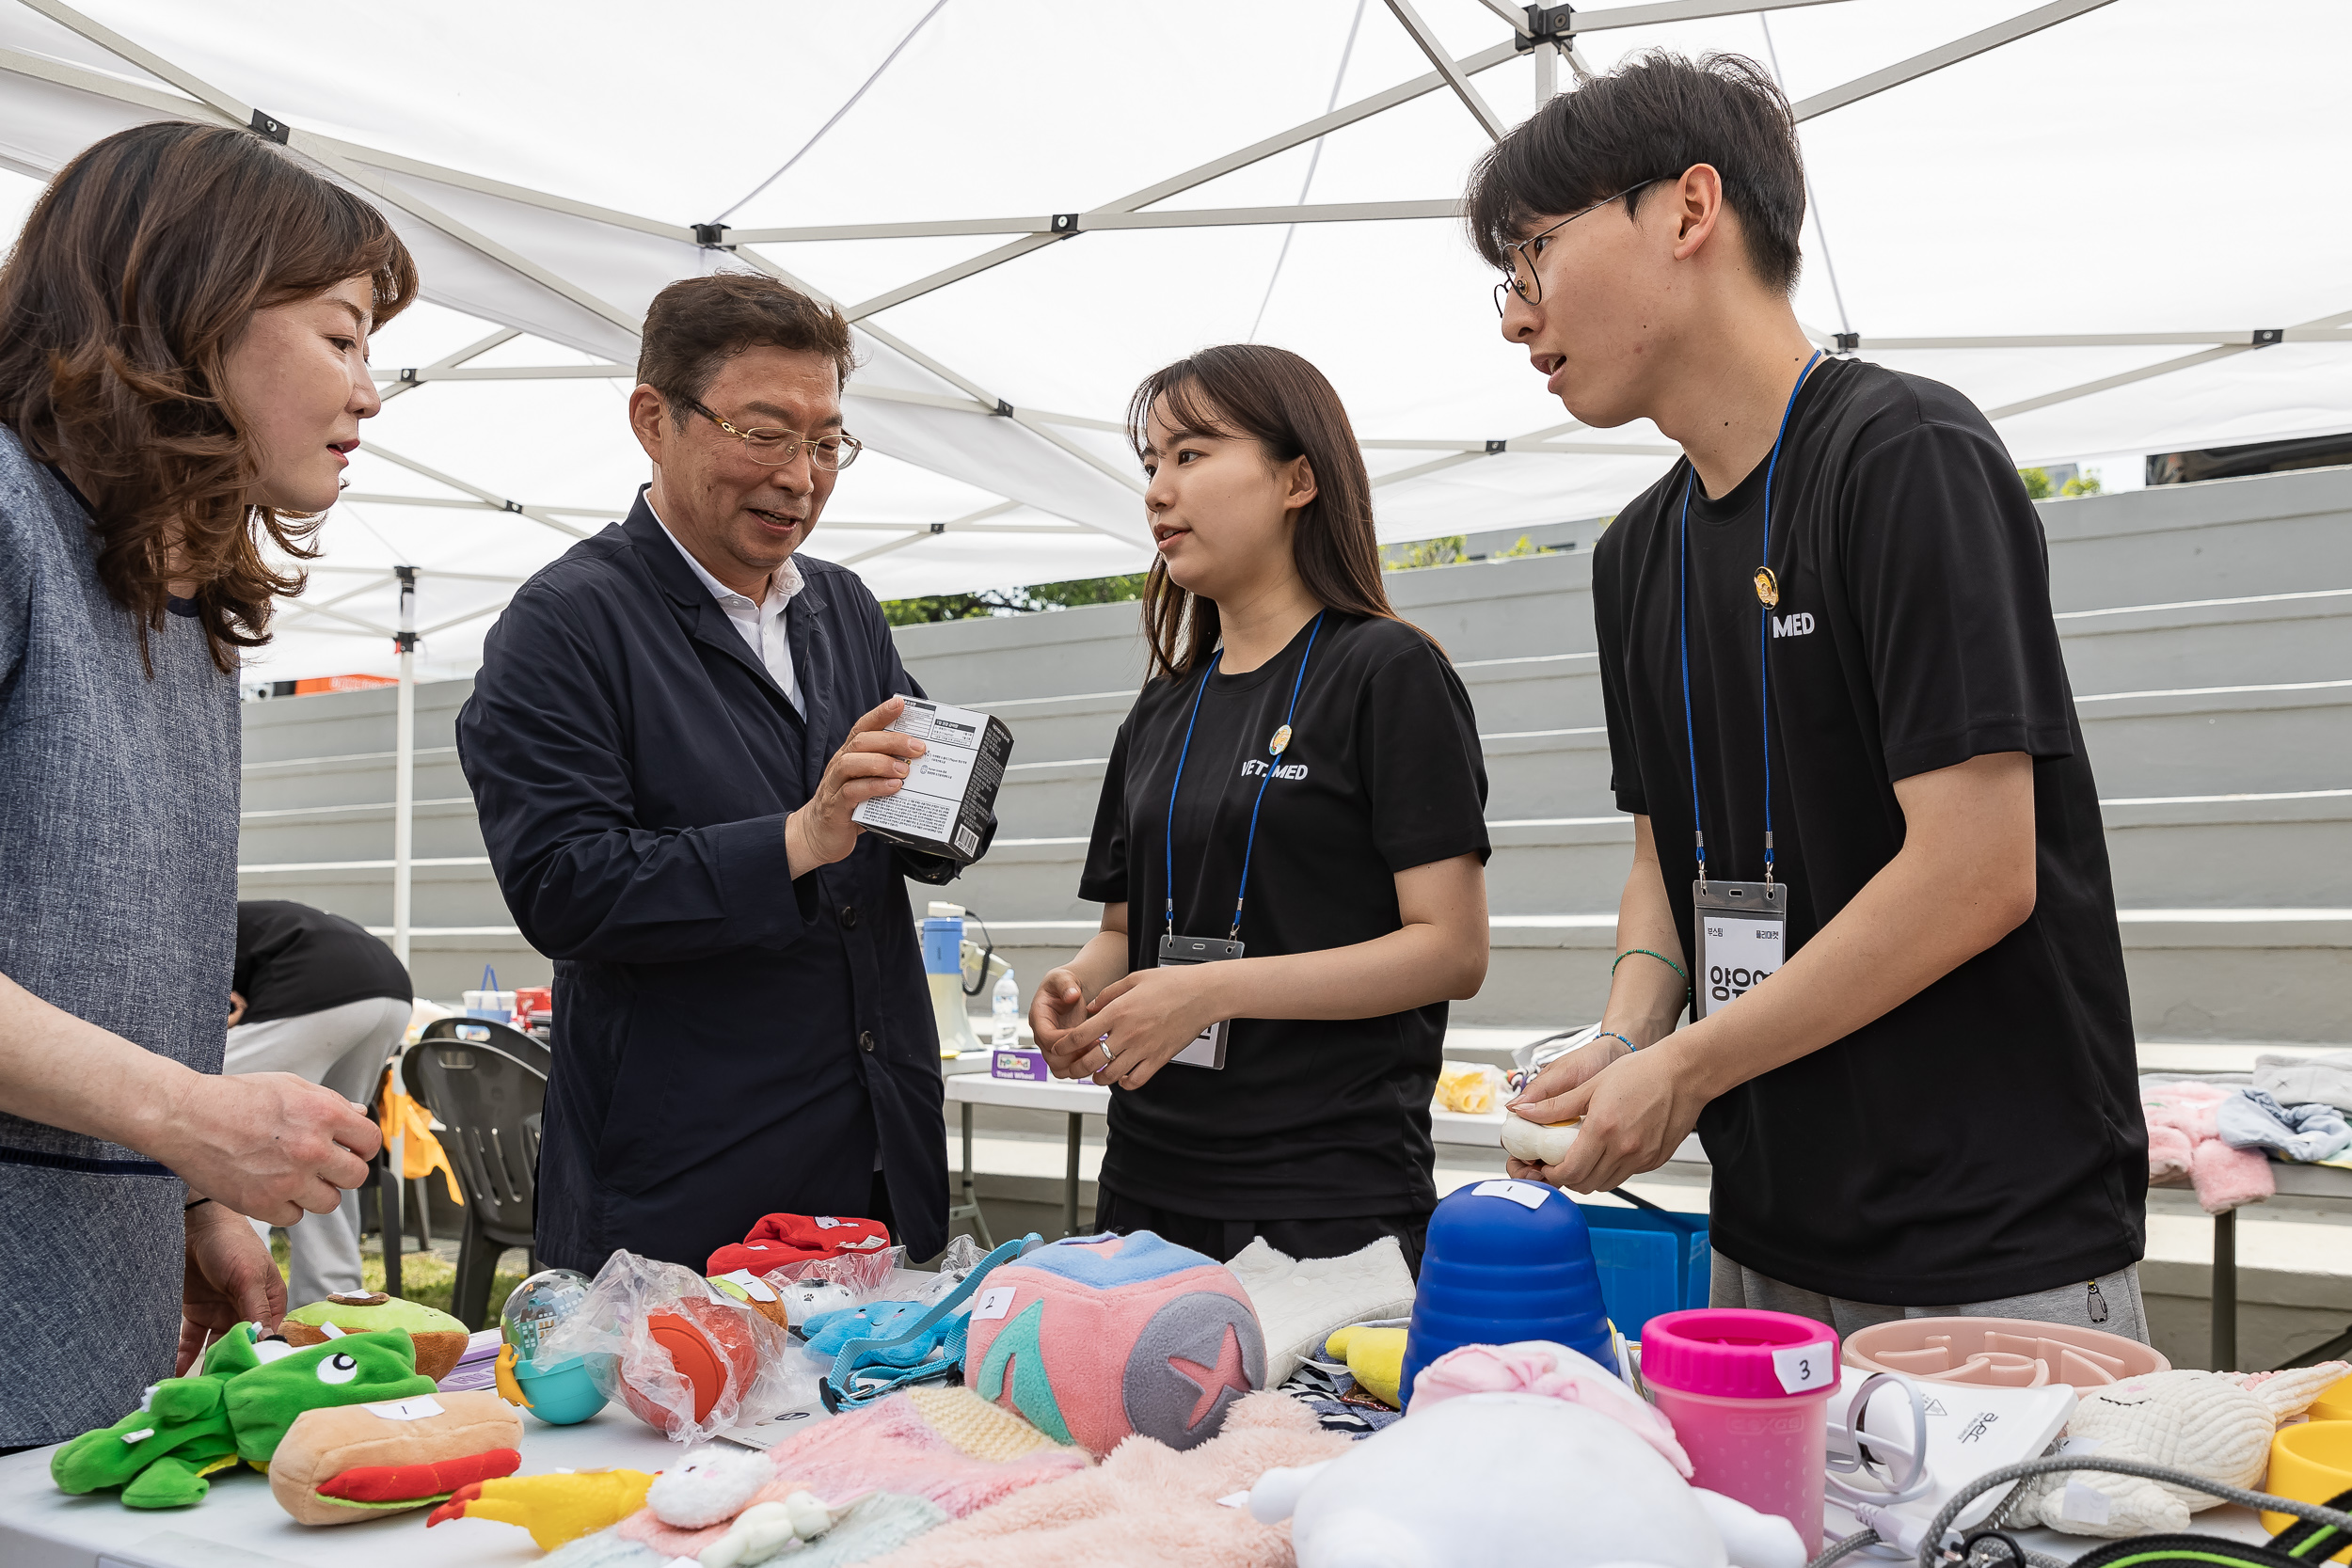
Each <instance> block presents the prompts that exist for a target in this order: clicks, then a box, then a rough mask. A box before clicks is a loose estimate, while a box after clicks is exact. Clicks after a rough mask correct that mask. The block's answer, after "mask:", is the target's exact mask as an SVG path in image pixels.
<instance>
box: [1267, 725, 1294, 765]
mask: <svg viewBox="0 0 2352 1568" xmlns="http://www.w3.org/2000/svg"><path fill="white" fill-rule="evenodd" d="M1290 743H1291V727H1290V726H1289V725H1288V724H1285V725H1283V726H1282V727H1281V728H1280V729H1279V730H1276V731H1275V732H1274V738H1273V739H1272V740H1270V741H1268V742H1267V743H1266V754H1267V755H1269V756H1277V757H1279V756H1280V755H1281V754H1282V752H1284V751H1285V750H1287V749H1288V748H1289V746H1290Z"/></svg>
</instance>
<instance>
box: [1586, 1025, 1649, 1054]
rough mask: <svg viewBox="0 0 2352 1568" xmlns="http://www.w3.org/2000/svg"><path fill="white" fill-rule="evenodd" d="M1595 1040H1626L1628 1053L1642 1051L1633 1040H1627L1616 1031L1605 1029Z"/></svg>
mask: <svg viewBox="0 0 2352 1568" xmlns="http://www.w3.org/2000/svg"><path fill="white" fill-rule="evenodd" d="M1593 1038H1595V1039H1597V1040H1625V1048H1626V1049H1627V1050H1628V1051H1639V1050H1641V1049H1642V1048H1641V1047H1640V1046H1638V1045H1636V1044H1634V1043H1633V1042H1632V1041H1631V1040H1626V1039H1625V1037H1624V1036H1623V1035H1620V1034H1618V1033H1617V1032H1616V1031H1615V1030H1614V1029H1603V1030H1602V1031H1601V1032H1600V1033H1599V1034H1597V1035H1595V1036H1594V1037H1593Z"/></svg>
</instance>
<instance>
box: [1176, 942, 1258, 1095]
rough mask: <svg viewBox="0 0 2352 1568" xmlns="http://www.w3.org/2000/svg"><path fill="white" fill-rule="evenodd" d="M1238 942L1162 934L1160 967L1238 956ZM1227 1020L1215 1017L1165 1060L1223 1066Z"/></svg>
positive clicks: (1229, 1023)
mask: <svg viewBox="0 0 2352 1568" xmlns="http://www.w3.org/2000/svg"><path fill="white" fill-rule="evenodd" d="M1241 945H1242V944H1241V943H1240V942H1228V941H1225V940H1224V939H1223V938H1221V937H1178V936H1165V937H1162V938H1160V967H1161V968H1162V969H1167V968H1169V967H1171V966H1173V965H1176V964H1213V963H1223V962H1224V961H1225V960H1226V959H1228V958H1240V957H1241ZM1231 1022H1232V1021H1231V1020H1228V1019H1218V1020H1217V1021H1216V1022H1215V1023H1212V1024H1210V1025H1209V1026H1208V1027H1207V1028H1206V1029H1203V1030H1201V1031H1200V1035H1199V1036H1197V1037H1195V1038H1194V1040H1193V1042H1192V1043H1191V1044H1190V1045H1188V1046H1186V1047H1184V1049H1183V1050H1182V1051H1179V1052H1178V1053H1176V1054H1175V1055H1173V1056H1171V1057H1169V1058H1168V1060H1170V1061H1171V1062H1182V1063H1184V1066H1186V1067H1204V1068H1210V1069H1222V1068H1223V1067H1224V1066H1225V1036H1226V1031H1227V1030H1228V1029H1229V1028H1230V1027H1231Z"/></svg>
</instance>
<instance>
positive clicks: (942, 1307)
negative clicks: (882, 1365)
mask: <svg viewBox="0 0 2352 1568" xmlns="http://www.w3.org/2000/svg"><path fill="white" fill-rule="evenodd" d="M1041 1244H1042V1243H1041V1238H1040V1237H1039V1236H1038V1234H1037V1232H1036V1231H1034V1230H1032V1231H1031V1232H1029V1234H1027V1235H1026V1236H1024V1237H1022V1238H1021V1239H1020V1240H1018V1241H1012V1242H1007V1243H1005V1244H1004V1245H1003V1246H1000V1247H998V1248H997V1249H996V1250H995V1251H994V1252H992V1253H990V1254H989V1255H988V1256H987V1257H985V1258H983V1259H980V1260H979V1262H978V1264H977V1265H976V1266H975V1267H974V1268H973V1270H972V1272H971V1273H970V1274H968V1275H965V1276H964V1279H963V1283H962V1284H961V1285H959V1286H957V1287H956V1288H955V1289H954V1290H952V1291H948V1292H947V1294H946V1295H945V1296H942V1297H941V1298H940V1299H939V1300H938V1301H935V1302H933V1303H932V1304H931V1309H930V1311H928V1312H926V1313H924V1314H923V1315H922V1317H921V1318H919V1319H917V1320H916V1321H915V1323H914V1326H913V1327H911V1328H905V1329H901V1330H900V1331H899V1332H898V1333H896V1334H894V1335H892V1336H890V1338H887V1339H852V1340H850V1342H849V1343H848V1344H846V1345H844V1346H842V1347H841V1354H838V1355H836V1356H834V1360H833V1376H832V1379H831V1381H832V1383H833V1386H834V1391H835V1392H836V1393H838V1394H839V1395H840V1396H841V1401H842V1403H843V1404H844V1405H845V1406H849V1405H855V1404H862V1403H864V1402H866V1400H868V1399H871V1398H873V1397H874V1396H873V1395H871V1394H866V1395H856V1394H852V1393H851V1391H850V1376H851V1374H853V1373H854V1372H855V1371H856V1370H857V1358H858V1355H859V1354H860V1353H862V1352H866V1351H874V1350H888V1349H889V1348H890V1347H891V1346H893V1345H901V1344H904V1343H906V1342H907V1341H908V1340H910V1339H913V1338H915V1337H916V1336H917V1335H920V1334H926V1333H929V1332H930V1329H931V1328H932V1326H933V1325H934V1324H936V1323H938V1322H939V1321H940V1320H941V1319H942V1318H945V1317H946V1316H947V1315H948V1314H949V1313H950V1312H953V1311H954V1310H955V1309H956V1308H957V1307H961V1306H962V1305H963V1304H964V1303H965V1302H966V1301H968V1300H970V1299H971V1296H972V1292H973V1291H977V1290H978V1289H979V1285H980V1281H981V1280H983V1279H985V1278H987V1277H988V1275H990V1274H992V1273H993V1272H994V1271H995V1269H996V1266H997V1265H998V1264H999V1263H1009V1262H1011V1261H1012V1260H1013V1259H1016V1258H1019V1257H1021V1256H1022V1255H1023V1254H1024V1253H1025V1252H1027V1251H1028V1250H1029V1248H1031V1247H1033V1246H1038V1245H1041ZM909 1370H911V1371H914V1372H915V1373H917V1374H919V1376H917V1377H900V1378H895V1379H893V1380H891V1384H890V1387H893V1388H895V1387H897V1386H898V1385H899V1384H901V1383H911V1382H917V1381H920V1378H923V1377H937V1376H938V1375H939V1374H940V1372H941V1370H943V1369H941V1368H938V1367H930V1368H913V1369H909ZM878 1392H881V1393H887V1392H889V1389H888V1388H884V1389H881V1390H878Z"/></svg>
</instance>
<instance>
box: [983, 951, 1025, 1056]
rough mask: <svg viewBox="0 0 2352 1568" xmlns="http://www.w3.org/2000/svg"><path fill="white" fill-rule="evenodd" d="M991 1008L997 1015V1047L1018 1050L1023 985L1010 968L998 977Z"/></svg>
mask: <svg viewBox="0 0 2352 1568" xmlns="http://www.w3.org/2000/svg"><path fill="white" fill-rule="evenodd" d="M990 1010H991V1011H992V1012H993V1013H994V1014H995V1015H996V1040H995V1046H996V1049H997V1050H999V1051H1014V1050H1018V1049H1019V1048H1020V1045H1021V986H1020V983H1019V982H1018V981H1016V980H1015V979H1013V977H1012V971H1011V970H1009V969H1008V970H1007V971H1005V973H1004V974H1003V975H1002V976H1001V977H999V978H998V980H997V982H996V994H995V996H994V997H993V998H992V1000H991V1003H990Z"/></svg>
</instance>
